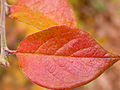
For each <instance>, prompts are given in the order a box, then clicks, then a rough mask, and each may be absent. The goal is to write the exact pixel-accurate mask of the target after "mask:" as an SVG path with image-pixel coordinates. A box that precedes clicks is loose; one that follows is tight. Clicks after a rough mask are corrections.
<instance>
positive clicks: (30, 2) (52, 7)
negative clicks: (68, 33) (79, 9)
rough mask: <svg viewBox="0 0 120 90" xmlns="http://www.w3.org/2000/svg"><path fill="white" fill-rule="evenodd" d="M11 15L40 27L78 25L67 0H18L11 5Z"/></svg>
mask: <svg viewBox="0 0 120 90" xmlns="http://www.w3.org/2000/svg"><path fill="white" fill-rule="evenodd" d="M10 17H12V18H15V19H17V20H19V21H22V22H24V23H27V24H30V25H33V26H34V27H37V28H39V29H46V28H48V27H51V26H54V25H67V26H76V20H75V17H74V13H73V11H72V9H71V7H70V5H69V4H68V2H67V0H18V2H17V3H16V4H15V5H13V6H11V7H10Z"/></svg>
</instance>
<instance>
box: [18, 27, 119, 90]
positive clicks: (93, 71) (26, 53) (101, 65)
mask: <svg viewBox="0 0 120 90" xmlns="http://www.w3.org/2000/svg"><path fill="white" fill-rule="evenodd" d="M17 57H18V58H19V62H20V66H21V68H22V70H23V72H24V73H25V75H26V76H27V77H28V78H30V79H31V80H32V81H33V82H34V83H36V84H38V85H40V86H43V87H47V88H51V89H63V88H74V87H77V86H80V85H83V84H86V83H88V82H90V81H91V80H93V79H95V78H96V77H98V76H99V75H100V74H101V73H102V72H103V71H104V70H106V69H107V68H108V67H110V66H111V65H112V64H113V63H115V62H116V61H118V60H119V59H120V57H119V56H113V55H112V54H110V53H108V52H107V51H106V50H104V49H103V48H102V47H101V46H100V45H99V44H98V43H97V42H96V41H95V40H94V39H93V38H92V37H91V36H90V35H89V34H88V33H86V32H84V31H82V30H79V29H78V28H72V27H67V26H56V27H51V28H49V29H47V30H44V31H41V32H38V33H35V34H32V35H30V36H28V37H27V38H26V39H24V40H23V41H22V42H21V44H20V46H19V47H18V54H17Z"/></svg>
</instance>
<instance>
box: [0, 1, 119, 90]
mask: <svg viewBox="0 0 120 90" xmlns="http://www.w3.org/2000/svg"><path fill="white" fill-rule="evenodd" d="M16 1H17V0H7V2H8V4H11V5H12V4H15V3H16ZM69 2H70V4H71V5H72V7H73V9H74V11H75V14H76V17H77V22H78V24H79V27H80V28H81V29H83V30H85V31H87V32H88V33H90V34H91V35H92V36H93V37H94V39H96V40H97V41H98V43H100V44H101V45H102V46H103V47H104V48H105V49H106V50H108V51H109V52H112V53H113V54H117V55H120V0H69ZM37 31H39V30H37V29H35V28H33V27H31V26H28V25H26V24H24V23H21V22H18V21H15V20H12V19H11V18H9V17H7V18H6V34H7V43H8V47H9V48H10V49H12V50H15V49H16V48H17V46H18V45H19V43H20V41H21V40H23V39H24V38H25V37H26V36H28V35H29V34H31V33H34V32H37ZM9 58H10V65H11V66H10V67H9V68H2V67H0V90H48V89H45V88H42V87H40V86H37V85H35V84H33V83H31V81H29V80H28V79H27V78H26V77H25V76H24V75H23V74H22V72H21V70H20V69H19V66H18V60H17V58H16V57H15V56H10V57H9ZM72 90H120V61H119V62H117V63H116V64H114V65H113V66H112V67H111V68H109V69H108V70H107V71H106V72H105V73H104V74H102V75H101V76H100V77H98V78H97V79H96V80H94V81H92V82H90V83H88V84H86V85H84V86H81V87H78V88H75V89H72Z"/></svg>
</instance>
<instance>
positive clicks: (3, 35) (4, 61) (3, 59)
mask: <svg viewBox="0 0 120 90" xmlns="http://www.w3.org/2000/svg"><path fill="white" fill-rule="evenodd" d="M5 8H6V6H5V0H1V16H0V17H1V18H0V25H1V26H0V33H1V59H0V63H1V64H2V65H5V66H7V65H8V64H9V63H8V61H7V54H8V53H7V52H6V50H8V48H7V44H6V33H5Z"/></svg>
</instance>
